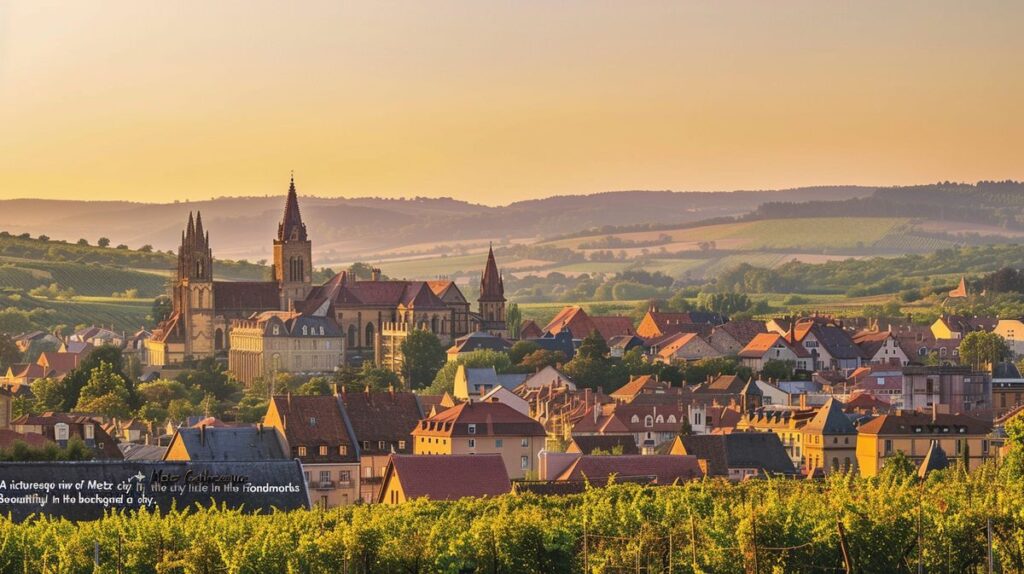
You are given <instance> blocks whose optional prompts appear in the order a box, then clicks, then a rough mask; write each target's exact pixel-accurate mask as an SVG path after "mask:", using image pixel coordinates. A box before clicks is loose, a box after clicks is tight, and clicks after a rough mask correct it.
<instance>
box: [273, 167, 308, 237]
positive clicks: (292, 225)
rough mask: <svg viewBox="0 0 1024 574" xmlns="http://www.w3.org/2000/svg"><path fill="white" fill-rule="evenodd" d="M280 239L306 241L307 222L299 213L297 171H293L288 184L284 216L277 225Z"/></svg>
mask: <svg viewBox="0 0 1024 574" xmlns="http://www.w3.org/2000/svg"><path fill="white" fill-rule="evenodd" d="M277 239H278V240H279V241H291V240H298V241H306V224H305V223H302V215H301V214H300V213H299V195H298V193H296V191H295V173H294V172H292V177H291V183H290V184H289V185H288V198H287V199H286V200H285V204H284V217H283V218H282V219H281V224H280V225H278V227H277Z"/></svg>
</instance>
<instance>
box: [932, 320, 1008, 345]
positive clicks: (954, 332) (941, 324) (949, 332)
mask: <svg viewBox="0 0 1024 574" xmlns="http://www.w3.org/2000/svg"><path fill="white" fill-rule="evenodd" d="M998 324H999V319H996V318H995V317H965V316H963V315H943V316H941V317H939V318H938V319H936V320H935V322H934V323H932V326H931V330H932V335H934V336H935V338H936V339H957V340H960V339H963V338H964V336H965V335H967V333H970V332H971V331H987V332H992V331H993V330H995V328H996V326H997V325H998Z"/></svg>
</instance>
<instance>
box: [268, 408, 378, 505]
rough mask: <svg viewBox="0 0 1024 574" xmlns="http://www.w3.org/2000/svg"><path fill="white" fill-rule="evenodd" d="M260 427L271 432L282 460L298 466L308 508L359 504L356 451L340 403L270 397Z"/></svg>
mask: <svg viewBox="0 0 1024 574" xmlns="http://www.w3.org/2000/svg"><path fill="white" fill-rule="evenodd" d="M263 426H264V427H266V428H269V429H276V430H277V431H278V433H280V435H281V436H283V437H284V444H283V446H284V451H285V453H286V455H287V457H288V458H297V459H298V460H299V462H300V463H301V464H302V471H303V475H304V477H305V479H306V483H307V485H308V489H309V493H310V500H311V501H312V502H314V503H315V504H318V505H320V506H321V507H325V508H328V507H333V506H344V505H347V504H351V503H353V502H355V501H356V500H357V499H358V498H359V447H358V443H357V442H356V438H355V432H354V431H353V430H352V425H351V423H350V422H349V420H348V417H347V416H346V414H345V410H344V409H343V408H342V402H341V399H339V398H338V397H336V396H331V395H327V396H324V395H314V396H292V395H291V394H288V395H284V396H282V395H276V396H274V397H273V398H271V400H270V406H269V407H268V408H267V414H266V415H265V416H264V417H263Z"/></svg>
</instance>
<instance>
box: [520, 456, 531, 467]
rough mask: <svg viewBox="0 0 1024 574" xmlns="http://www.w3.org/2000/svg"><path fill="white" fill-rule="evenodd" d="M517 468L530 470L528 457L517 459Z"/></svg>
mask: <svg viewBox="0 0 1024 574" xmlns="http://www.w3.org/2000/svg"><path fill="white" fill-rule="evenodd" d="M519 468H522V469H527V468H530V457H528V456H521V457H519Z"/></svg>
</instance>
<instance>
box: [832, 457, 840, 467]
mask: <svg viewBox="0 0 1024 574" xmlns="http://www.w3.org/2000/svg"><path fill="white" fill-rule="evenodd" d="M832 470H839V458H838V457H835V456H834V457H832Z"/></svg>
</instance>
